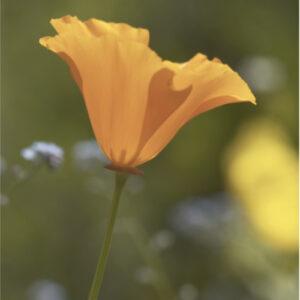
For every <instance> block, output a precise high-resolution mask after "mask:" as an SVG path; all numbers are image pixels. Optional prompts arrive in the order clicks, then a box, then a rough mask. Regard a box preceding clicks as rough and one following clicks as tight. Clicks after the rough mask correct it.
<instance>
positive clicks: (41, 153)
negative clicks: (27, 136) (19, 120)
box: [21, 142, 64, 170]
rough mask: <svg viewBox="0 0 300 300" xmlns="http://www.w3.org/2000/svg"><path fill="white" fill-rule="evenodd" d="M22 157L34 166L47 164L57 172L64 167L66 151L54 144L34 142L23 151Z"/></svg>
mask: <svg viewBox="0 0 300 300" xmlns="http://www.w3.org/2000/svg"><path fill="white" fill-rule="evenodd" d="M21 156H22V157H23V158H24V159H25V160H27V161H29V162H31V163H32V164H34V165H41V164H43V163H45V164H46V165H47V166H48V167H49V168H50V169H52V170H57V169H58V168H60V166H61V165H62V162H63V158H64V151H63V149H62V148H61V147H59V146H57V145H56V144H54V143H48V142H34V143H33V144H32V145H31V146H30V147H28V148H25V149H23V150H22V151H21Z"/></svg>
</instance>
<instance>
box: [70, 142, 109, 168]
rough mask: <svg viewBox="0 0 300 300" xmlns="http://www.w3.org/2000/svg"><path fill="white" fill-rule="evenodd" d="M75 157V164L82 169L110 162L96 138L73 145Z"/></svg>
mask: <svg viewBox="0 0 300 300" xmlns="http://www.w3.org/2000/svg"><path fill="white" fill-rule="evenodd" d="M73 159H74V163H75V165H76V166H77V167H78V169H80V170H82V171H87V170H89V169H91V168H93V167H94V166H95V165H96V166H97V165H99V164H101V165H102V164H104V163H108V160H107V158H106V157H105V155H104V153H103V152H102V151H101V149H100V147H99V146H98V143H97V141H96V140H95V139H91V140H86V141H79V142H77V143H76V144H75V145H74V147H73Z"/></svg>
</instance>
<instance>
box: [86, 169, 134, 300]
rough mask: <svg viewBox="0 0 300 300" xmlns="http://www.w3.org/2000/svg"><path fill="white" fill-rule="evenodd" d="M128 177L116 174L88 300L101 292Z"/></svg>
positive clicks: (92, 299)
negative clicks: (122, 194) (121, 197)
mask: <svg viewBox="0 0 300 300" xmlns="http://www.w3.org/2000/svg"><path fill="white" fill-rule="evenodd" d="M127 178H128V175H127V174H125V173H119V172H116V181H115V191H114V196H113V200H112V204H111V208H110V213H109V219H108V223H107V227H106V232H105V236H104V241H103V245H102V249H101V253H100V257H99V261H98V264H97V268H96V273H95V275H94V279H93V283H92V287H91V290H90V294H89V298H88V300H97V299H98V295H99V292H100V288H101V284H102V280H103V275H104V271H105V265H106V261H107V258H108V254H109V249H110V244H111V240H112V234H113V230H114V225H115V221H116V216H117V212H118V207H119V203H120V196H121V193H122V190H123V187H124V185H125V183H126V181H127Z"/></svg>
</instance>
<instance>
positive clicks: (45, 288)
mask: <svg viewBox="0 0 300 300" xmlns="http://www.w3.org/2000/svg"><path fill="white" fill-rule="evenodd" d="M28 295H29V299H31V300H67V299H68V298H67V294H66V290H65V289H64V287H63V286H61V285H60V284H58V283H56V282H54V281H50V280H38V281H35V282H34V283H33V284H32V285H31V286H30V287H29V289H28Z"/></svg>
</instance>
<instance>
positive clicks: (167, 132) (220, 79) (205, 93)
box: [138, 54, 255, 164]
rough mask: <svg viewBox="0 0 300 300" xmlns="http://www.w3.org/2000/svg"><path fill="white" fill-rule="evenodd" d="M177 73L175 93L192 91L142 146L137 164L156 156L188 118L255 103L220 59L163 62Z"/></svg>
mask: <svg viewBox="0 0 300 300" xmlns="http://www.w3.org/2000/svg"><path fill="white" fill-rule="evenodd" d="M164 64H165V65H166V66H167V67H169V68H172V70H173V71H175V72H176V73H177V75H176V76H175V77H174V80H173V85H174V87H175V88H176V89H177V90H180V89H183V88H185V87H187V86H189V85H192V86H193V89H192V91H191V93H190V95H189V97H188V99H187V100H186V101H184V103H183V104H182V105H181V106H179V107H178V108H177V109H176V110H175V111H174V112H173V113H172V114H171V115H170V116H169V117H168V118H166V120H165V121H164V122H163V123H162V124H161V126H160V127H159V128H158V129H157V130H156V131H155V132H154V133H153V135H152V136H151V137H150V138H149V140H148V141H147V142H146V143H145V145H144V147H143V149H142V150H141V153H140V155H139V159H138V164H142V163H144V162H146V161H148V160H150V159H152V158H153V157H155V156H156V155H157V154H158V153H159V152H160V151H161V150H162V149H163V148H164V147H165V146H166V145H167V144H168V143H169V142H170V140H171V139H172V138H173V137H174V135H175V134H176V133H177V132H178V130H179V129H180V128H181V127H182V126H183V125H184V124H185V123H186V122H188V121H189V120H190V119H192V118H193V117H195V116H197V115H198V114H200V113H202V112H205V111H207V110H210V109H213V108H215V107H217V106H221V105H224V104H227V103H234V102H246V101H250V102H252V103H255V97H254V96H253V94H252V93H251V91H250V89H249V87H248V85H247V84H246V83H245V82H244V81H243V80H242V79H241V78H240V76H239V75H238V74H237V73H236V72H234V71H232V70H231V69H230V67H229V66H227V65H225V64H222V63H221V62H220V60H217V59H214V60H213V61H209V60H208V59H207V58H206V56H204V55H202V54H197V55H196V56H195V57H193V58H192V59H191V60H190V61H189V62H187V63H185V64H174V63H171V62H164Z"/></svg>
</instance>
